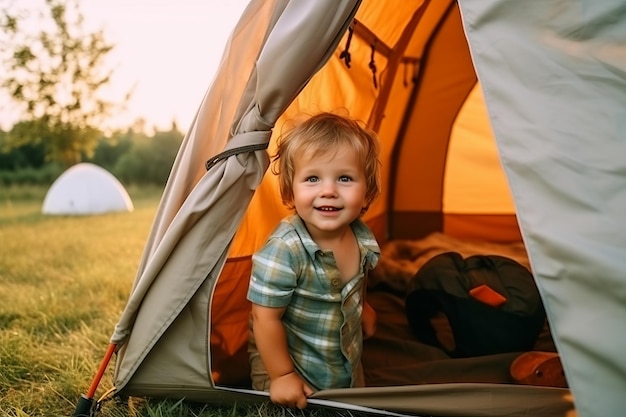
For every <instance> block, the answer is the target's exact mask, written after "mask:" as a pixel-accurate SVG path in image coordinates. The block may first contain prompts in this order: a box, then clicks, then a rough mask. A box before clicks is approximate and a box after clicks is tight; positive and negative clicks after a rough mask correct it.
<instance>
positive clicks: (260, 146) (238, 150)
mask: <svg viewBox="0 0 626 417" xmlns="http://www.w3.org/2000/svg"><path fill="white" fill-rule="evenodd" d="M268 145H269V142H265V143H259V144H255V145H246V146H240V147H238V148H233V149H228V150H225V151H224V152H220V153H219V154H217V155H215V156H214V157H213V158H211V159H209V160H208V161H206V164H205V166H206V170H207V171H208V170H209V169H211V167H213V166H214V165H215V164H217V163H218V162H219V161H222V160H224V159H228V158H229V157H231V156H233V155H239V154H240V153H245V152H256V151H263V150H265V149H267V147H268Z"/></svg>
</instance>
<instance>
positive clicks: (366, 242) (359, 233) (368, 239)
mask: <svg viewBox="0 0 626 417" xmlns="http://www.w3.org/2000/svg"><path fill="white" fill-rule="evenodd" d="M287 221H288V222H289V223H290V224H291V225H292V226H293V228H294V229H295V230H296V232H297V233H298V235H300V240H301V241H302V245H303V246H304V248H305V249H306V251H307V252H308V254H309V256H311V258H312V259H315V254H316V253H317V252H318V251H321V249H320V247H319V246H318V244H317V243H315V241H314V240H313V238H312V237H311V235H310V233H309V231H308V230H307V228H306V226H305V225H304V220H302V218H301V217H300V216H298V215H297V214H294V215H293V216H291V217H290V218H288V219H287ZM350 227H352V231H353V232H354V235H355V236H356V238H357V242H358V243H359V246H360V247H363V248H365V249H366V251H367V253H366V254H365V256H366V258H367V259H368V261H369V262H370V264H371V265H372V267H373V266H375V265H376V263H377V262H378V258H379V257H380V247H379V246H378V243H377V242H376V238H375V237H374V234H373V233H372V231H371V230H370V229H369V227H367V225H366V224H365V222H363V220H361V218H357V219H356V220H354V221H353V222H352V223H351V224H350Z"/></svg>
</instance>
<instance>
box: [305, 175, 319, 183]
mask: <svg viewBox="0 0 626 417" xmlns="http://www.w3.org/2000/svg"><path fill="white" fill-rule="evenodd" d="M319 180H320V179H319V178H318V177H316V176H311V177H307V179H306V180H305V181H306V182H318V181H319Z"/></svg>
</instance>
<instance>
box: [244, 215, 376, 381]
mask: <svg viewBox="0 0 626 417" xmlns="http://www.w3.org/2000/svg"><path fill="white" fill-rule="evenodd" d="M351 227H352V230H353V232H354V234H355V236H356V239H357V242H358V245H359V250H360V253H361V265H362V268H361V270H360V272H359V273H358V274H357V275H356V276H355V277H353V278H352V279H351V280H350V281H349V282H347V283H346V284H344V283H343V282H342V280H341V276H340V274H339V270H338V268H337V264H336V262H335V258H334V256H333V253H332V252H331V251H325V252H324V251H322V250H321V249H320V248H319V246H318V245H317V244H316V243H315V242H314V241H313V239H312V238H311V235H310V234H309V232H308V231H307V229H306V227H305V225H304V222H303V221H302V219H301V218H300V217H299V216H298V215H293V216H291V217H289V218H287V219H284V220H283V221H282V222H281V223H280V225H279V226H278V227H277V229H276V230H275V231H274V233H273V234H272V235H271V236H270V238H269V239H268V241H267V243H266V244H265V246H264V247H263V248H261V250H260V251H259V252H257V253H256V254H255V255H254V256H253V257H252V276H251V278H250V286H249V289H248V300H250V301H251V302H252V303H255V304H258V305H262V306H265V307H286V310H285V313H284V315H283V317H282V321H283V324H284V326H285V330H286V333H287V343H288V347H289V352H290V354H291V358H292V360H293V362H294V365H295V367H296V370H297V371H298V372H299V373H300V374H301V375H302V376H303V377H304V378H305V379H306V380H307V381H308V382H309V383H310V384H311V385H312V386H313V387H314V388H316V389H318V390H321V389H329V388H346V387H351V386H353V385H354V383H355V381H356V378H357V376H358V374H359V373H360V372H361V352H362V343H363V335H362V330H361V312H362V310H363V293H364V291H365V289H364V288H363V286H364V285H365V279H364V278H365V276H366V274H367V272H368V270H369V269H372V268H374V267H375V266H376V264H377V263H378V259H379V257H380V248H379V247H378V243H377V242H376V239H375V238H374V235H373V234H372V232H371V231H370V230H369V228H368V227H367V226H366V225H365V223H363V221H361V220H360V219H357V220H355V221H354V222H352V224H351Z"/></svg>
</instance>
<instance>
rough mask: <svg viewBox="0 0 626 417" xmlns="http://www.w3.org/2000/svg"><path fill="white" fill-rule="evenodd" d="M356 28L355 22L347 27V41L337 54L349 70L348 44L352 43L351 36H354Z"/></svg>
mask: <svg viewBox="0 0 626 417" xmlns="http://www.w3.org/2000/svg"><path fill="white" fill-rule="evenodd" d="M355 26H356V20H354V22H353V23H352V25H350V27H348V39H347V40H346V47H345V49H344V50H343V51H342V52H341V54H339V59H343V60H344V61H345V63H346V67H348V68H350V59H351V57H350V42H352V35H353V34H354V27H355Z"/></svg>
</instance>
